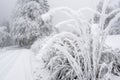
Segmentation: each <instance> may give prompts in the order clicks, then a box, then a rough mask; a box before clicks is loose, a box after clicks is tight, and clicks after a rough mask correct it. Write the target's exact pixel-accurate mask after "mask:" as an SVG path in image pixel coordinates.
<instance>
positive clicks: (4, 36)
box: [0, 26, 12, 47]
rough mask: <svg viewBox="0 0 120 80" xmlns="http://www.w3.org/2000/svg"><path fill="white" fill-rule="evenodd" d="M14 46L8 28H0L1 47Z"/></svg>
mask: <svg viewBox="0 0 120 80" xmlns="http://www.w3.org/2000/svg"><path fill="white" fill-rule="evenodd" d="M11 44H12V39H11V36H10V34H9V33H8V30H7V27H6V26H2V27H0V47H6V46H10V45H11Z"/></svg>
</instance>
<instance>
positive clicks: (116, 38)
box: [106, 35, 120, 49]
mask: <svg viewBox="0 0 120 80" xmlns="http://www.w3.org/2000/svg"><path fill="white" fill-rule="evenodd" d="M106 44H107V45H108V46H110V47H112V48H113V49H115V48H119V49H120V35H111V36H108V37H107V39H106Z"/></svg>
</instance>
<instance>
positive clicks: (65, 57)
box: [37, 0, 120, 80]
mask: <svg viewBox="0 0 120 80" xmlns="http://www.w3.org/2000/svg"><path fill="white" fill-rule="evenodd" d="M108 2H109V0H104V4H103V7H102V12H101V13H99V12H97V14H98V15H100V21H99V24H98V25H95V26H96V28H94V29H93V27H94V25H93V24H91V23H89V22H87V21H84V20H83V19H82V18H81V16H80V15H79V12H80V10H79V11H74V10H72V9H70V8H66V7H62V8H57V9H53V10H51V11H50V12H48V13H47V14H44V15H47V16H48V14H49V15H53V14H54V13H55V12H56V11H61V12H64V13H65V14H67V15H69V16H70V17H71V18H72V19H73V21H74V24H73V25H72V28H73V27H74V28H75V29H74V31H76V33H77V34H76V33H74V32H73V31H68V30H64V32H62V33H61V32H60V31H58V32H60V33H59V34H56V35H54V36H53V37H51V39H50V40H48V42H47V43H45V45H44V46H43V47H42V48H41V49H40V51H39V54H38V55H37V58H38V59H40V60H42V61H43V64H44V69H47V70H48V73H50V74H49V78H48V80H110V75H111V74H113V73H116V72H115V71H118V70H119V64H118V63H117V62H118V60H119V58H117V57H116V55H115V54H114V52H113V51H111V50H108V51H107V48H105V47H106V45H105V39H106V37H107V35H108V33H109V30H110V29H111V25H112V24H113V23H114V22H115V21H116V20H118V17H120V14H117V15H116V16H115V17H114V18H113V19H112V20H111V21H110V23H109V24H108V26H107V27H106V28H104V25H105V19H106V18H108V16H107V15H106V13H105V11H106V8H107V5H108ZM92 12H95V13H96V11H94V10H92ZM109 15H110V14H109ZM48 19H49V16H48ZM70 22H71V21H69V20H68V21H63V22H60V23H59V24H58V25H57V26H58V27H56V28H59V26H61V24H64V23H65V24H69V23H70ZM58 30H59V29H58ZM78 30H79V31H78ZM65 31H66V32H65ZM94 31H97V32H96V33H94ZM116 61H117V62H116ZM116 64H117V65H116ZM114 66H115V68H114ZM116 67H117V69H116ZM117 74H119V71H118V72H117Z"/></svg>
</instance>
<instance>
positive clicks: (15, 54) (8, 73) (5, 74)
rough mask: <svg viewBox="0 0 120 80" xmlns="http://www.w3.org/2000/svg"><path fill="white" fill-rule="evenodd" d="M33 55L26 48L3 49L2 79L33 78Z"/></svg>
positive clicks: (0, 61) (1, 57) (0, 77)
mask: <svg viewBox="0 0 120 80" xmlns="http://www.w3.org/2000/svg"><path fill="white" fill-rule="evenodd" d="M3 52H4V53H3ZM31 55H32V52H31V51H30V50H26V49H19V50H7V51H2V54H1V55H0V80H33V75H32V64H31V62H32V61H31Z"/></svg>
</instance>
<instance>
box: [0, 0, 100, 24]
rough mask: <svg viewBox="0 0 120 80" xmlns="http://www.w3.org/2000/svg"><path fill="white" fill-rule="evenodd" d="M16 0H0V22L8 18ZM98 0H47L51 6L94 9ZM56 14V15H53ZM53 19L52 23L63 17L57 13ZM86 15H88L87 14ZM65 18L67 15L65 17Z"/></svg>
mask: <svg viewBox="0 0 120 80" xmlns="http://www.w3.org/2000/svg"><path fill="white" fill-rule="evenodd" d="M16 1H17V0H0V23H1V22H2V21H4V20H7V19H9V18H10V15H11V13H12V11H13V9H14V7H15V3H16ZM98 1H99V0H48V2H49V5H50V7H51V8H55V7H60V6H65V7H70V8H72V9H74V10H77V9H79V8H83V7H90V8H93V9H95V6H96V4H97V2H98ZM55 16H56V15H55ZM56 17H57V20H56V18H55V19H54V23H57V22H58V21H61V20H63V18H65V16H64V17H62V15H61V14H60V15H57V16H56ZM87 17H88V16H87ZM66 18H67V17H66Z"/></svg>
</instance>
